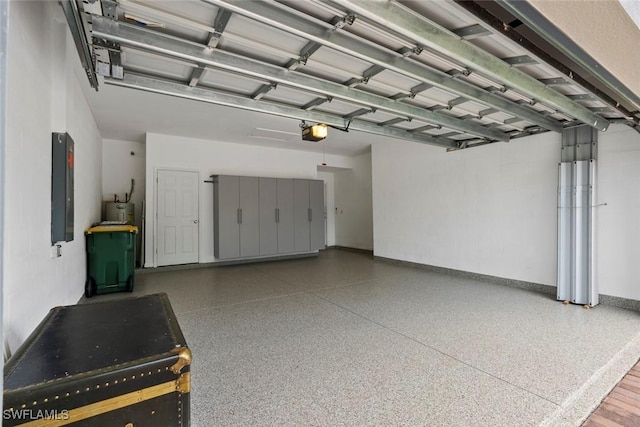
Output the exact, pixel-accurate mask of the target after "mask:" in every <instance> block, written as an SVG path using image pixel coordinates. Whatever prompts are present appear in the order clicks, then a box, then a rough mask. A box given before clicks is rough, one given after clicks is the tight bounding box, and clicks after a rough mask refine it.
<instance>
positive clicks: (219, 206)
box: [212, 175, 240, 259]
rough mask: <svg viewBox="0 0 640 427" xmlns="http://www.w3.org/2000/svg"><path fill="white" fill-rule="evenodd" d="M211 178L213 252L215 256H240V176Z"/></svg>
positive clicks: (222, 257)
mask: <svg viewBox="0 0 640 427" xmlns="http://www.w3.org/2000/svg"><path fill="white" fill-rule="evenodd" d="M212 178H213V211H214V212H215V215H214V217H213V232H214V236H215V239H214V241H213V253H214V255H215V257H216V258H219V259H229V258H238V257H239V256H240V178H239V177H237V176H227V175H220V176H214V177H212Z"/></svg>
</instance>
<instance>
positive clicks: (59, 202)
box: [51, 132, 74, 244]
mask: <svg viewBox="0 0 640 427" xmlns="http://www.w3.org/2000/svg"><path fill="white" fill-rule="evenodd" d="M73 146H74V144H73V139H71V136H69V134H68V133H57V132H54V133H53V134H52V137H51V243H52V244H54V243H56V242H70V241H72V240H73V166H74V153H73V149H74V147H73Z"/></svg>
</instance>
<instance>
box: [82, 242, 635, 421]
mask: <svg viewBox="0 0 640 427" xmlns="http://www.w3.org/2000/svg"><path fill="white" fill-rule="evenodd" d="M136 280H137V283H136V290H135V292H134V294H147V293H155V292H166V293H167V294H168V295H169V298H170V301H171V303H172V306H173V308H174V310H175V312H176V314H177V316H178V320H179V322H180V325H181V327H182V330H183V332H184V334H185V336H186V338H187V342H188V343H189V345H190V347H191V348H192V351H193V354H194V360H193V365H192V376H193V378H192V387H193V389H192V425H195V426H233V425H237V426H245V425H292V426H298V425H322V426H335V425H347V426H363V425H383V426H388V425H429V426H438V425H441V426H482V425H484V426H525V425H541V424H542V425H567V426H571V425H579V424H580V421H581V420H582V419H583V418H584V417H586V416H587V415H588V414H589V412H590V410H591V409H593V408H594V407H596V406H597V404H598V403H599V401H600V399H601V398H602V397H603V396H604V395H605V394H606V393H607V391H608V390H609V389H610V388H611V387H612V386H613V385H614V384H615V383H616V382H617V380H618V379H620V377H621V376H622V375H623V374H624V373H625V372H626V370H627V369H629V368H630V367H631V366H632V365H633V364H634V362H635V361H637V360H638V357H640V335H639V334H640V313H636V312H633V311H627V310H623V309H619V308H614V307H608V306H598V307H596V308H594V309H591V310H585V309H583V308H582V307H579V306H573V305H568V306H566V305H563V304H560V303H559V302H557V301H555V299H554V298H553V296H550V295H545V294H541V293H536V292H531V291H526V290H522V289H516V288H510V287H506V286H499V285H493V284H490V283H485V282H478V281H474V280H470V279H465V278H460V277H454V276H448V275H444V274H440V273H433V272H429V271H425V270H419V269H414V268H410V267H404V266H398V265H394V264H389V263H386V262H382V261H375V260H374V259H373V258H372V257H371V256H368V255H366V254H362V253H357V252H349V251H344V250H336V249H333V250H327V251H323V252H322V253H321V254H320V256H319V257H317V258H307V259H300V260H288V261H278V262H270V263H259V264H247V265H241V266H229V267H218V268H206V269H193V270H179V271H165V272H159V273H145V274H139V275H138V276H137V279H136ZM125 296H130V294H114V295H110V296H98V297H96V298H94V299H93V301H99V300H104V299H107V298H119V297H125Z"/></svg>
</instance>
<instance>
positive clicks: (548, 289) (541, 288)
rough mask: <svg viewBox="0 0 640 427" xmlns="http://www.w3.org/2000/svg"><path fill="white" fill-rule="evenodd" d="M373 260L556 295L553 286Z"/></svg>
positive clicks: (443, 268)
mask: <svg viewBox="0 0 640 427" xmlns="http://www.w3.org/2000/svg"><path fill="white" fill-rule="evenodd" d="M374 258H375V259H376V260H380V261H385V262H389V263H392V264H398V265H406V266H410V267H413V268H419V269H421V270H427V271H433V272H435V273H442V274H448V275H451V276H456V277H464V278H466V279H473V280H479V281H481V282H489V283H494V284H497V285H503V286H511V287H513V288H520V289H527V290H530V291H536V292H540V293H543V294H549V295H555V294H556V287H555V286H550V285H543V284H540V283H533V282H525V281H523V280H514V279H505V278H504V277H497V276H490V275H487V274H479V273H472V272H470V271H464V270H455V269H453V268H446V267H437V266H435V265H428V264H420V263H417V262H411V261H401V260H397V259H393V258H385V257H381V256H375V257H374Z"/></svg>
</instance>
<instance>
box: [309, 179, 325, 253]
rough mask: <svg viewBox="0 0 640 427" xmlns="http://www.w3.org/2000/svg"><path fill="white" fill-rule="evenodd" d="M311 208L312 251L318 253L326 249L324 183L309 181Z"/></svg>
mask: <svg viewBox="0 0 640 427" xmlns="http://www.w3.org/2000/svg"><path fill="white" fill-rule="evenodd" d="M309 208H310V209H311V221H310V223H309V233H310V236H311V250H312V251H317V250H320V249H324V248H325V232H324V181H316V180H313V181H309Z"/></svg>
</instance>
